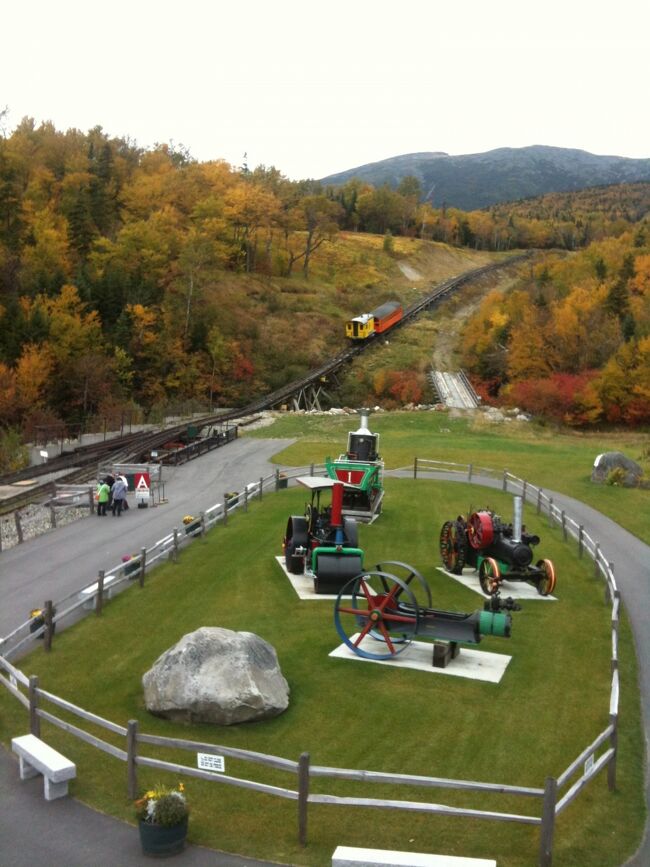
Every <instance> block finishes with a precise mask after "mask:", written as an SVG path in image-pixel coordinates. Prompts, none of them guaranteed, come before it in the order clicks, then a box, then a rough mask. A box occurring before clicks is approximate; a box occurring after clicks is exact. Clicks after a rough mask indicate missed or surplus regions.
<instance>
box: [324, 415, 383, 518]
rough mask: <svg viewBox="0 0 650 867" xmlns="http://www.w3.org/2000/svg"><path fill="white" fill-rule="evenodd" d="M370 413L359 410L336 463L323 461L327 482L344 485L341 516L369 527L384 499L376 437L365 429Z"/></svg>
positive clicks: (377, 436)
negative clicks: (355, 427) (358, 418)
mask: <svg viewBox="0 0 650 867" xmlns="http://www.w3.org/2000/svg"><path fill="white" fill-rule="evenodd" d="M369 415H370V410H368V409H362V410H361V424H360V426H359V429H358V430H356V431H350V433H349V434H348V448H347V451H346V452H345V454H342V455H339V457H338V458H337V459H336V460H332V458H329V457H327V458H325V470H326V472H327V475H328V476H329V477H330V478H331V479H338V480H339V481H341V482H345V484H346V488H345V491H344V493H343V514H344V515H347V516H348V517H351V518H356V520H357V521H363V522H364V523H366V524H371V523H372V522H373V521H374V520H375V519H376V518H377V517H378V516H379V514H380V512H381V504H382V500H383V498H384V487H383V471H384V462H383V461H382V459H381V457H380V455H379V452H378V443H379V434H375V433H371V432H370V430H369V428H368V417H369Z"/></svg>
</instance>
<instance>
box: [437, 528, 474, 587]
mask: <svg viewBox="0 0 650 867" xmlns="http://www.w3.org/2000/svg"><path fill="white" fill-rule="evenodd" d="M440 556H441V557H442V562H443V563H444V566H445V569H446V570H447V571H448V572H451V573H452V575H462V574H463V568H464V566H465V563H466V562H467V535H466V533H465V527H464V526H463V524H461V522H460V521H445V523H444V524H443V525H442V530H441V531H440Z"/></svg>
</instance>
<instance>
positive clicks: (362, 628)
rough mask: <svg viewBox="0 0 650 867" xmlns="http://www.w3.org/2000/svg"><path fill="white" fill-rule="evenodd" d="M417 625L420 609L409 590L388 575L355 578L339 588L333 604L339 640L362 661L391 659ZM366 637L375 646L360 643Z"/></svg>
mask: <svg viewBox="0 0 650 867" xmlns="http://www.w3.org/2000/svg"><path fill="white" fill-rule="evenodd" d="M419 623H420V608H419V606H418V603H417V600H416V598H415V595H414V594H413V592H412V590H411V588H410V587H409V586H408V584H406V583H405V582H404V581H402V580H401V578H398V577H397V576H396V575H390V574H389V573H388V572H381V571H377V572H363V573H362V574H360V575H357V576H356V578H353V579H352V580H351V581H348V583H347V584H346V585H345V586H344V587H343V588H342V590H341V592H340V593H339V595H338V597H337V600H336V603H335V605H334V625H335V626H336V631H337V632H338V634H339V637H340V638H341V641H343V643H344V644H345V645H346V646H347V647H349V648H350V650H352V651H353V652H354V653H356V655H357V656H361V657H362V658H363V659H375V660H385V659H394V658H395V657H396V656H397V655H398V654H400V653H403V652H404V650H406V648H407V647H408V646H409V644H410V643H411V641H412V640H413V637H414V636H415V635H416V634H417V631H418V626H419ZM368 637H370V638H374V639H376V641H377V644H376V645H372V644H371V645H370V646H368V645H369V642H367V641H365V642H364V639H366V638H368ZM362 643H363V647H362V646H361V645H362ZM382 645H383V648H384V649H383V650H382V649H381V647H382Z"/></svg>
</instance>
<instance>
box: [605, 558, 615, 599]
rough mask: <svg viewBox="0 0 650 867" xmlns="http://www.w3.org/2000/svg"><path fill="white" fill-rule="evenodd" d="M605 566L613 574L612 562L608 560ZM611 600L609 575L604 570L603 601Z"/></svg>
mask: <svg viewBox="0 0 650 867" xmlns="http://www.w3.org/2000/svg"><path fill="white" fill-rule="evenodd" d="M607 566H608V568H609V571H610V572H611V573H612V575H613V574H614V564H613V563H612V562H609V563H608V564H607ZM611 601H612V591H611V590H610V587H609V575H608V573H607V572H605V602H608V603H609V602H611Z"/></svg>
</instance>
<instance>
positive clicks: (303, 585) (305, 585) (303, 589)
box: [275, 557, 338, 602]
mask: <svg viewBox="0 0 650 867" xmlns="http://www.w3.org/2000/svg"><path fill="white" fill-rule="evenodd" d="M275 560H276V563H277V564H278V566H279V567H280V569H282V571H283V572H284V574H285V576H286V577H287V578H288V579H289V583H290V584H291V586H292V587H293V589H294V590H295V591H296V593H297V594H298V596H299V597H300V599H308V600H311V601H312V602H314V601H316V602H317V601H319V600H321V599H337V598H338V597H337V595H336V594H334V595H332V594H328V593H316V592H315V591H314V578H313V575H305V574H303V575H294V573H293V572H289V570H288V569H287V566H286V563H285V560H284V557H276V558H275Z"/></svg>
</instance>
